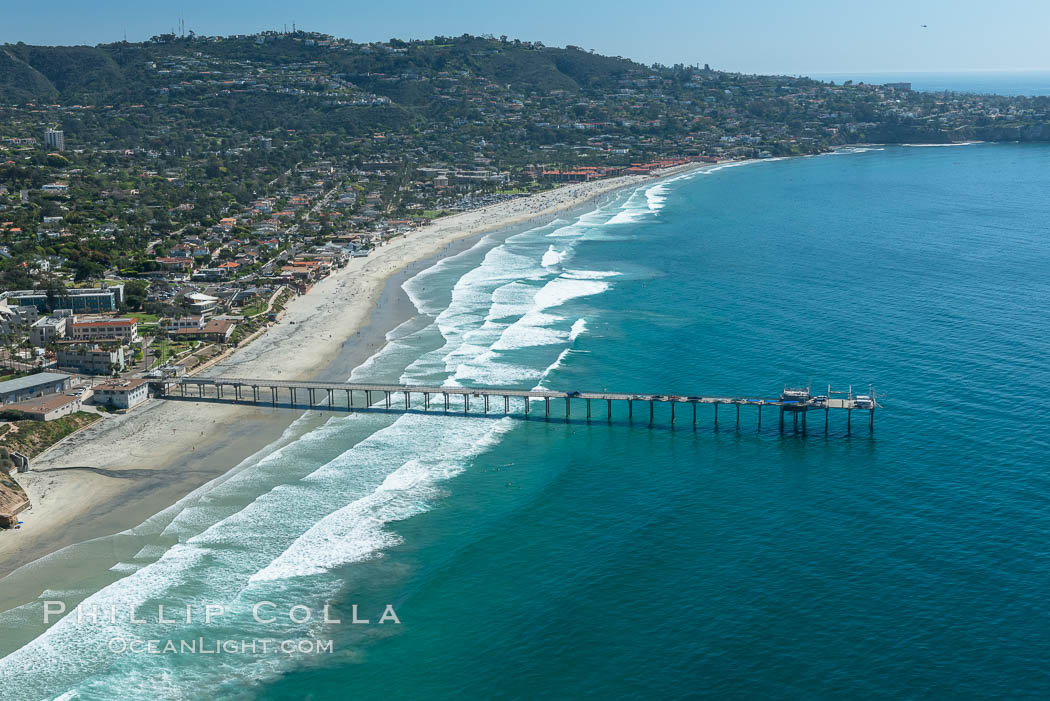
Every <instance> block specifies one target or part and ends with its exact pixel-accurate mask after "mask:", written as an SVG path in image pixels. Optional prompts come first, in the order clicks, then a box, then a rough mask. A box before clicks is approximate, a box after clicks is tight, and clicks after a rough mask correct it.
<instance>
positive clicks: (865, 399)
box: [153, 377, 881, 435]
mask: <svg viewBox="0 0 1050 701" xmlns="http://www.w3.org/2000/svg"><path fill="white" fill-rule="evenodd" d="M174 384H178V385H179V392H178V395H181V397H183V398H185V397H187V385H196V386H197V396H198V398H199V399H212V398H214V399H215V400H219V401H227V402H244V403H246V402H247V401H248V397H247V393H246V392H242V391H241V390H242V389H244V388H247V387H250V388H251V401H252V402H253V403H255V404H258V403H259V402H260V400H261V397H260V396H259V395H260V392H259V390H260V388H268V389H269V390H270V401H271V404H272V405H273V406H275V407H276V406H277V405H278V402H277V395H278V394H279V390H281V389H287V390H288V401H289V404H290V406H291V407H293V408H299V407H298V391H299V390H306V391H307V393H308V394H309V404H307V405H306V407H305V409H308V410H316V409H322V408H324V409H330V410H334V409H335V395H334V392H335V391H336V390H339V391H344V392H346V409H347V411H353V409H354V392H355V391H358V390H360V391H361V392H364V394H365V406H366V408H374V407H375V406H376V405H375V404H374V402H375V400H374V399H373V397H372V393H373V392H379V393H381V394H382V395H383V398H382V400H381V401H382V402H383V406H385V408H386V410H387V411H391V410H393V405H394V401H393V400H394V395H395V394H398V393H400V394H401V396H402V398H403V400H404V405H403V410H404V411H412V393H413V392H419V393H422V394H423V402H422V403H423V411H425V412H426V411H429V410H430V395H431V394H435V395H437V394H441V396H442V398H443V399H444V411H445V412H446V413H448V412H449V411H450V409H451V397H452V395H453V394H456V395H462V397H463V413H464V414H470V399H471V397H472V396H473V397H480V398H481V401H482V410H483V412H484V413H485V414H486V415H488V414H489V413H490V410H492V409H493V407H492V406H491V400H492V399H493V398H496V399H498V398H499V397H502V398H503V413H504V415H509V414H512V413H514V412H512V411H511V403H512V402H511V399H512V398H513V397H521V398H522V410H523V412H524V415H525V417H526V418H528V416H529V415H530V414H531V413H532V401H533V400H540V399H542V400H543V411H544V416H545V417H546V418H547V419H548V420H549V419H550V415H551V413H550V412H551V409H550V402H551V399H563V400H565V421H566V422H571V420H572V400H573V399H582V400H584V405H585V412H586V419H587V421H588V422H590V421H591V420H592V419H593V418H594V413H593V407H592V402H591V400H593V399H597V400H599V401H601V400H605V418H606V420H607V421H609V422H611V421H612V414H613V411H612V408H613V401H614V400H615V401H626V402H627V419H628V422H629V423H632V424H633V422H634V402H635V400H638V401H643V402H648V404H649V425H650V426H651V425H653V424H654V422H655V419H656V403H657V402H662V403H665V404H670V405H671V407H670V412H671V417H670V425H671V426H672V427H674V426H675V425H676V424H677V422H678V406H677V405H678V404H680V403H683V402H688V403H689V404H690V405H691V408H692V419H693V425H694V426H696V419H697V405H698V404H711V405H713V407H714V423H715V429H716V430H717V429H718V410H719V405H720V404H731V405H733V410H734V415H735V420H736V429H737V431H739V430H740V413H741V412H740V407H741V406H742V405H749V406H757V407H758V429H759V430H761V429H762V411H763V409H764V407H765V406H766V405H767V404H769V405H773V406H775V407H777V408H778V409H779V410H780V421H779V424H780V432H781V433H783V432H784V413H785V412H788V411H789V412H791V416H792V419H791V421H792V425H793V427H794V430H795V431H796V432H799V431H801V432H802V434H803V435H807V433H808V430H809V417H808V413H809V412H810V411H817V410H823V411H824V432H825V434H827V433H828V432H829V430H830V423H831V410H832V409H836V410H845V411H846V431H847V433H848V434H849V433H852V430H853V410H854V409H859V410H861V411H867V412H868V428H869V430H871V431H872V432H874V430H875V410H876V409H877V408H879V407H880V406H881V405H880V404H878V403H877V401H876V400H875V397H876V396H877V395H876V394H875V391H874V387H872V388H871V389H869V394H866V395H856V396H855V395H853V393H852V388H851V389H850V391H848V392H832V391H831V390H830V388H829V390H828V394H827V395H821V396H813V395H810V394H809V390H808V388H804V389H785V390H784V393H783V394H781V395H780V397H779V398H773V399H768V398H761V399H759V398H751V397H733V396H709V397H704V396H686V395H676V394H627V393H613V392H604V391H603V392H562V391H558V390H549V389H539V388H537V389H531V390H523V389H511V388H501V389H497V388H459V387H457V388H442V387H429V386H422V385H380V384H374V385H373V384H368V385H366V384H361V383H345V382H317V381H311V382H300V381H295V380H253V379H240V378H237V379H234V378H202V377H183V378H178V379H173V380H171V381H170V382H163V383H160V385H161V386H160V387H156V386H154V388H153V391H154V392H155V393H156V396H158V397H162V398H163V397H166V398H170V399H175V398H176V393H175V391H174V389H173V387H172V385H174ZM230 388H232V389H233V392H227V391H225V390H227V389H230ZM318 390H321V391H323V392H325V393H326V395H327V398H328V401H327V402H324V401H321V402H320V403H318V397H317V391H318ZM835 395H838V396H835ZM842 395H846V396H845V397H843V396H842ZM189 396H192V392H191V393H190V395H189ZM397 410H398V411H400V410H402V407H401V404H398V408H397ZM497 411H498V410H497ZM515 411H516V410H515ZM800 414H801V418H800V416H799V415H800ZM519 416H520V414H519ZM800 424H801V426H800Z"/></svg>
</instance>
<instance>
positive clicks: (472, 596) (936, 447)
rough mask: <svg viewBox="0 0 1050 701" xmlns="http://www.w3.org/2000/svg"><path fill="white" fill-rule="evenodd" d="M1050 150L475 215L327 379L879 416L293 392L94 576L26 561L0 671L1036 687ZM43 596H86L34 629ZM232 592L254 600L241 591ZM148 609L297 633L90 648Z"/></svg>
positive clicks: (618, 686)
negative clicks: (817, 401) (399, 407)
mask: <svg viewBox="0 0 1050 701" xmlns="http://www.w3.org/2000/svg"><path fill="white" fill-rule="evenodd" d="M1048 166H1050V147H1048V146H1046V145H1034V144H1025V145H1020V144H999V145H992V144H975V145H965V146H953V147H939V148H938V147H887V148H858V149H853V150H849V151H840V152H837V153H835V154H830V155H824V156H816V157H809V158H797V159H775V160H774V159H771V160H766V161H760V162H753V163H747V164H739V165H723V166H719V167H716V168H710V169H707V170H705V171H698V172H692V173H689V174H685V175H680V176H677V177H674V178H671V179H668V180H664V181H661V182H654V183H647V184H645V185H643V186H641V187H637V188H634V189H629V190H624V191H622V192H620V193H617V194H615V195H614V196H611V197H608V198H606V199H605V200H604V201H602V202H601V203H600V204H599V205H598V206H597V207H596V208H595V209H593V210H592V211H588V212H584V213H582V214H580V215H579V216H576V215H574V216H571V217H565V218H563V219H559V220H556V221H553V222H551V223H549V224H545V225H543V226H537V227H536V228H533V229H529V230H526V231H523V232H517V233H513V234H491V235H488V236H485V237H484V238H482V239H480V240H479V241H478V242H477V243H476V244H475V245H473V246H472V247H470V248H468V249H467V250H464V251H462V252H460V253H457V254H455V255H454V256H452V257H449V258H445V259H442V260H441V261H440V262H438V263H437V264H435V265H433V266H432V267H430V268H428V269H426V270H424V271H422V272H420V273H419V274H417V275H415V276H414V277H412V278H411V279H409V280H408V281H407V282H406V283H405V284H404V287H405V290H406V291H407V293H408V294H409V296H410V297H411V299H412V301H413V303H414V304H415V306H416V308H417V309H418V310H419V313H418V314H417V315H416V316H414V317H413V318H412V319H410V320H408V321H406V322H405V323H404V324H402V325H400V326H399V327H398V328H396V329H394V330H393V331H392V332H391V333H390V334H389V335H388V343H387V345H386V346H385V347H384V348H383V349H382V350H380V351H379V352H378V353H377V354H376V355H375V356H373V357H372V358H370V359H369V361H368V362H366V363H365V364H364V365H362V366H361V367H359V368H357V369H356V370H355V371H354V372H353V375H352V377H353V379H354V380H360V381H382V382H395V381H397V382H404V383H419V384H424V383H426V384H441V383H445V384H450V385H456V386H484V385H491V386H512V387H522V388H531V387H548V388H557V389H563V390H568V391H574V390H581V391H586V390H594V391H600V390H605V389H607V390H609V391H626V392H641V393H648V392H653V393H680V394H730V395H741V394H745V395H750V396H767V397H768V396H776V395H777V394H778V393H779V392H780V391H781V390H782V388H783V387H784V385H786V384H787V385H798V384H803V385H805V384H811V385H812V386H813V388H814V390H815V393H817V392H819V393H823V391H826V387H827V386H828V385H831V386H832V387H833V389H838V390H843V389H846V388H848V387H849V386H850V385H852V387H853V390H854V391H855V392H858V391H867V389H868V387H869V386H870V385H874V386H875V387H876V389H877V391H878V392H879V397H880V399H879V401H880V403H881V404H882V405H883V408H882V409H880V410H879V411H878V412H877V414H876V417H875V425H874V430H873V431H869V428H868V425H867V420H866V416H865V417H863V418H861V419H860V420H857V417H856V416H855V417H854V423H853V426H852V432H850V433H847V430H846V425H845V417H843V416H834V415H833V416H832V417H831V423H830V426H829V428H828V430H827V432H825V431H824V427H823V425H822V424H823V422H812V423H811V424H810V429H809V431H808V432H807V433H806V434H802V433H800V432H797V431H795V430H794V428H793V426H792V425H790V423H789V424H788V425H787V426H786V427H785V429H784V431H783V432H781V430H780V429H779V427H778V425H777V422H776V421H775V414H774V413H773V412H769V413H767V414H766V415H765V416H764V417H763V419H764V420H763V423H762V425H761V427H759V426H758V425H757V421H756V419H757V416H756V412H755V411H753V408H751V407H745V408H744V409H743V411H742V412H741V416H740V423H739V425H737V423H736V417H735V415H734V414H733V413H732V412H727V411H725V410H724V409H723V412H724V413H722V414H721V415H720V417H719V423H718V424H717V425H716V424H715V423H714V417H713V412H712V409H711V407H701V410H700V413H699V415H698V417H697V419H698V420H697V424H696V425H695V426H694V425H693V424H692V419H691V416H690V415H689V414H688V413H687V412H684V411H680V413H679V415H678V421H677V422H676V423H675V424H674V425H673V426H672V425H671V423H670V416H669V411H668V409H667V408H666V407H665V406H657V409H656V415H655V417H654V421H653V424H652V425H651V426H650V425H649V422H648V416H647V410H645V412H644V413H642V412H639V411H636V412H635V415H634V421H633V422H632V421H629V420H628V417H627V412H626V408H625V407H623V406H614V407H613V414H612V416H610V417H607V416H606V407H605V406H604V403H595V405H594V406H593V410H592V414H593V415H592V418H591V420H590V421H587V420H586V419H585V418H584V414H583V407H582V400H579V401H578V403H577V406H576V407H575V408H574V411H573V415H572V418H571V420H569V421H566V420H565V417H564V409H563V405H562V404H561V403H560V402H554V403H552V405H551V412H552V416H551V418H550V420H546V419H544V418H543V413H542V403H536V404H534V406H533V414H532V417H531V418H529V419H528V420H524V419H523V418H521V417H520V416H519V417H516V418H514V417H512V418H508V417H503V416H502V414H501V410H502V406H499V405H498V404H497V405H494V406H493V407H492V409H493V415H490V416H482V415H480V414H478V413H474V414H472V415H470V416H463V415H462V414H460V413H459V412H458V410H459V409H460V408H461V407H460V406H459V405H458V403H457V404H455V405H454V406H453V410H452V411H451V412H450V413H449V414H448V415H444V414H443V413H442V412H435V411H433V410H432V411H431V412H430V413H425V414H424V413H422V412H418V411H417V412H413V413H408V414H400V413H391V414H387V413H384V412H382V411H376V412H367V413H366V412H358V413H354V414H349V415H347V414H328V413H325V412H310V413H307V414H305V415H303V417H302V418H300V419H298V420H297V421H296V422H295V423H294V424H293V425H292V426H291V427H290V428H289V429H288V430H287V431H286V432H285V434H284V435H283V436H282V437H280V438H279V439H276V440H275V442H274V443H273V444H272V445H271V446H269V447H268V448H267V449H266V450H264V451H262V452H261V453H260V454H259V455H257V456H254V457H253V458H250V459H249V460H247V461H245V462H244V463H242V464H241V465H239V466H237V467H236V468H235V469H234V470H233V471H231V473H229V474H228V475H226V476H225V477H224V478H222V479H220V480H217V481H216V482H215V483H212V484H211V485H208V486H207V487H205V488H203V489H201V490H198V492H196V493H194V494H193V495H190V496H189V497H187V498H186V499H184V500H183V501H182V502H180V503H179V504H177V505H175V506H174V507H172V508H171V509H168V510H167V511H165V512H163V513H161V514H158V515H157V516H155V517H154V518H153V519H151V520H150V521H148V522H147V523H145V524H143V525H142V526H141V527H139V528H138V529H135V530H134V531H133V532H131V533H128V534H124V535H122V536H120V537H119V538H115V539H103V540H102V541H96V542H95V543H93V544H89V545H88V546H84V547H85V548H95V549H99V550H102V549H104V550H106V552H109V553H116V554H119V559H120V560H121V562H120V563H119V564H118V565H116V566H115V567H114V568H113V569H112V570H111V571H109V572H107V573H106V574H105V575H104V576H98V575H91V576H87V575H85V577H83V578H82V579H80V580H79V581H76V582H73V581H70V582H65V583H62V584H61V586H58V584H57V583H42V586H45V587H48V588H49V590H48V591H46V592H44V594H43V595H42V596H41V600H40V601H37V602H34V603H33V604H29V605H26V606H23V607H20V608H18V609H15V610H12V611H8V612H5V613H3V614H0V629H2V630H3V631H4V634H3V638H2V639H3V643H2V644H3V645H6V646H7V648H6V650H7V651H8V653H9V654H7V655H6V657H4V658H3V659H0V688H3V689H5V690H7V691H8V692H9V695H11V696H12V697H18V698H52V697H58V696H62V697H63V698H82V699H111V698H144V697H149V698H182V697H190V696H197V695H199V694H201V693H207V694H209V695H210V696H212V697H214V698H223V699H225V698H252V699H292V698H316V699H325V698H333V697H345V696H351V695H352V696H353V697H354V698H361V699H372V698H381V699H385V700H389V699H418V698H449V699H451V698H493V699H514V698H534V697H553V698H579V697H586V698H683V697H710V698H742V699H743V698H783V699H796V698H841V697H862V698H900V697H909V698H946V697H952V698H973V699H979V698H988V699H991V698H1001V697H1004V696H1009V697H1011V698H1045V697H1046V696H1047V695H1050V672H1048V671H1047V666H1046V664H1045V659H1046V657H1047V656H1048V654H1050V634H1048V630H1050V628H1048V624H1050V605H1048V604H1047V600H1046V593H1047V590H1048V589H1047V582H1048V581H1050V548H1048V546H1047V536H1048V533H1050V508H1048V507H1050V496H1048V495H1050V476H1048V474H1047V471H1046V465H1047V459H1046V454H1047V449H1048V439H1047V428H1048V427H1050V408H1048V407H1050V404H1048V402H1047V400H1046V399H1045V398H1046V397H1047V396H1050V368H1048V364H1047V362H1046V359H1047V357H1048V354H1050V334H1048V333H1047V310H1048V309H1050V278H1048V277H1047V272H1048V271H1050V240H1048V232H1050V200H1048V199H1047V197H1046V194H1045V193H1046V187H1045V183H1046V173H1047V172H1048ZM421 399H422V398H416V400H415V401H416V402H417V408H419V407H418V402H419V401H421ZM520 402H521V400H520V399H519V400H516V404H515V405H514V406H513V409H514V410H515V411H516V412H517V413H519V414H520V411H521V405H520ZM500 404H501V403H500ZM479 408H480V407H479V406H478V400H475V402H474V403H472V409H474V410H475V412H476V411H477V410H478V409H479ZM639 414H642V415H641V416H639ZM683 417H684V418H683ZM814 423H816V424H817V426H816V427H815V428H814V427H813V426H814ZM49 599H55V600H60V601H63V602H66V603H68V605H69V606H70V607H72V606H73V605H74V604H75V603H77V602H78V601H82V602H83V603H82V610H88V611H95V612H99V618H100V619H101V620H100V621H98V622H97V623H93V622H92V621H91V620H90V619H88V620H84V619H82V620H80V621H78V620H77V619H76V616H75V615H69V616H66V617H65V618H63V619H61V620H60V621H58V622H57V623H55V624H54V625H52V626H51V627H50V628H48V629H47V630H46V632H45V631H43V630H42V626H41V625H40V624H39V621H40V620H41V618H42V611H43V601H44V600H49ZM131 602H133V603H135V604H136V605H137V606H138V609H139V610H140V611H141V612H142V613H140V614H139V615H140V617H141V618H142V619H143V620H144V621H145V622H144V623H133V622H132V621H131V620H130V616H128V615H127V613H126V609H127V607H128V605H129V603H131ZM260 602H270V603H269V604H267V605H266V606H265V608H264V609H263V611H264V613H267V614H270V613H272V616H273V618H274V619H275V620H274V621H273V622H262V623H260V622H256V621H255V620H254V619H253V617H252V607H253V606H255V605H256V604H259V603H260ZM159 605H164V606H165V607H166V611H167V613H166V614H165V616H166V617H168V618H175V619H177V620H178V621H182V619H183V617H184V615H185V614H184V610H185V609H186V608H187V607H189V609H190V611H191V613H192V615H191V619H192V620H191V623H189V624H187V623H185V622H184V621H183V622H176V623H174V624H170V623H163V622H161V617H160V613H159V611H158V606H159ZM218 605H221V606H223V607H224V612H223V614H222V615H221V616H217V620H213V621H212V622H211V623H210V624H205V623H204V622H203V616H204V615H205V611H206V607H207V606H218ZM325 605H330V606H331V607H332V611H331V612H330V613H331V614H332V615H331V617H332V618H338V619H339V620H341V623H340V624H333V623H326V622H325V621H324V613H323V607H324V606H325ZM111 606H112V607H116V609H115V610H118V611H119V613H117V614H113V620H111V619H110V618H109V616H110V611H111V609H110V607H111ZM355 606H356V610H355V609H354V607H355ZM296 607H298V608H296ZM355 611H356V613H355ZM173 612H174V613H173ZM391 613H393V615H395V616H396V618H397V621H396V622H395V621H394V620H392V619H391V618H389V615H390V614H391ZM307 615H309V616H310V619H309V620H304V618H305V617H306V616H307ZM355 615H356V617H357V618H358V619H368V620H369V623H368V624H363V623H360V624H352V623H351V622H350V620H351V618H352V617H353V616H355ZM293 616H294V617H296V618H297V620H300V621H303V622H300V623H296V622H293V621H292V620H290V618H291V617H293ZM384 616H386V618H387V620H385V621H384V622H383V623H380V619H381V618H383V617H384ZM170 639H176V640H179V641H186V640H197V639H202V640H205V641H239V642H241V643H243V642H244V641H245V640H264V641H273V642H279V641H294V642H295V644H294V645H293V649H291V650H284V651H279V652H271V651H268V652H260V651H259V650H256V651H255V652H254V653H253V652H251V651H248V652H244V651H243V649H241V650H236V651H233V652H228V653H225V652H224V653H221V654H200V653H199V652H198V653H196V654H192V653H185V654H176V653H170V654H167V653H166V654H148V653H142V654H136V653H134V652H129V651H128V650H127V649H123V648H122V647H121V646H122V645H125V646H126V645H128V643H129V641H132V640H157V641H161V642H160V643H159V645H163V641H165V640H170ZM329 640H330V641H331V642H332V648H331V650H330V651H329V650H327V649H324V650H318V648H317V644H318V643H322V645H321V647H323V643H324V641H329ZM209 644H210V643H209ZM12 648H17V649H14V650H13V651H12Z"/></svg>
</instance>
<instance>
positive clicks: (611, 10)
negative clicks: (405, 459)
mask: <svg viewBox="0 0 1050 701" xmlns="http://www.w3.org/2000/svg"><path fill="white" fill-rule="evenodd" d="M180 15H181V16H182V17H183V18H184V19H185V26H186V30H187V31H189V30H193V31H195V32H196V33H198V34H205V35H214V34H251V33H254V32H257V31H261V30H266V29H276V30H282V29H283V28H284V27H285V25H287V27H288V29H291V28H292V25H293V23H294V24H295V26H296V27H297V28H299V29H305V30H311V31H318V32H324V33H328V34H334V35H336V36H340V37H349V38H351V39H353V40H355V41H383V40H386V39H390V38H391V37H396V38H399V39H420V38H431V37H433V36H435V35H446V36H447V35H459V34H463V33H469V34H493V35H495V36H500V35H504V34H505V35H507V36H509V37H510V38H512V39H522V40H531V41H542V42H544V43H545V44H547V45H551V46H565V45H567V44H573V45H576V46H581V47H583V48H585V49H594V50H595V51H597V52H599V53H602V54H608V55H613V56H624V57H627V58H631V59H634V60H637V61H641V62H643V63H654V62H659V63H664V64H668V65H670V64H675V63H685V64H689V65H692V64H700V65H703V64H704V63H708V64H710V65H711V67H712V68H717V69H721V70H730V71H742V72H748V73H780V74H792V75H817V74H831V73H850V72H857V73H877V72H883V73H890V72H907V71H979V70H1044V71H1045V70H1050V41H1047V40H1046V38H1045V34H1046V27H1048V26H1050V2H1047V1H1046V0H998V1H996V2H989V1H988V0H950V1H949V0H867V1H866V2H855V1H854V0H801V1H800V0H795V1H794V2H792V1H791V0H735V1H720V2H712V1H710V0H631V1H628V0H603V1H602V2H595V1H594V0H583V1H581V0H518V1H517V2H505V1H501V0H451V2H434V0H380V1H378V2H377V1H375V0H372V1H369V2H362V1H360V0H358V1H357V2H346V1H345V0H343V1H340V0H299V1H297V2H295V1H293V2H288V0H280V1H278V0H220V1H219V2H216V1H215V0H182V1H181V2H180V0H171V1H170V2H156V1H155V0H145V1H143V0H138V1H136V2H131V1H129V0H124V1H118V0H48V2H46V3H32V2H23V1H22V0H0V43H15V42H18V41H24V42H26V43H27V44H98V43H106V42H111V41H119V40H120V39H122V38H124V36H125V33H126V35H127V38H128V40H129V41H142V40H145V39H148V38H149V37H151V36H153V35H155V34H162V33H165V32H169V31H172V30H173V29H175V28H176V27H177V26H178V22H179V17H180Z"/></svg>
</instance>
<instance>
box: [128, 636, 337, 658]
mask: <svg viewBox="0 0 1050 701" xmlns="http://www.w3.org/2000/svg"><path fill="white" fill-rule="evenodd" d="M108 647H109V651H110V652H112V653H113V654H115V655H127V654H131V655H268V654H283V655H326V654H328V655H330V654H332V651H333V650H334V645H333V642H332V641H331V640H310V639H307V638H303V639H301V640H265V639H251V640H232V639H227V640H211V639H207V638H196V639H194V640H171V639H168V640H157V639H154V640H142V639H139V638H123V637H115V638H110V640H109V645H108Z"/></svg>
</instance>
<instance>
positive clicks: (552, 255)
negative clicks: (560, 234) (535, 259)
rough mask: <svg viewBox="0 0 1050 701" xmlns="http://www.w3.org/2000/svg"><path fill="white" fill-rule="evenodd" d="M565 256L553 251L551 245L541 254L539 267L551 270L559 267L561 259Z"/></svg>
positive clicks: (552, 245)
mask: <svg viewBox="0 0 1050 701" xmlns="http://www.w3.org/2000/svg"><path fill="white" fill-rule="evenodd" d="M564 256H565V251H556V250H554V244H551V245H550V246H549V247H548V248H547V250H546V252H544V254H543V259H542V260H541V261H540V265H542V266H543V267H544V268H551V267H554V266H555V265H559V264H560V263H561V261H562V258H563V257H564Z"/></svg>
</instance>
